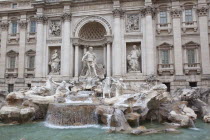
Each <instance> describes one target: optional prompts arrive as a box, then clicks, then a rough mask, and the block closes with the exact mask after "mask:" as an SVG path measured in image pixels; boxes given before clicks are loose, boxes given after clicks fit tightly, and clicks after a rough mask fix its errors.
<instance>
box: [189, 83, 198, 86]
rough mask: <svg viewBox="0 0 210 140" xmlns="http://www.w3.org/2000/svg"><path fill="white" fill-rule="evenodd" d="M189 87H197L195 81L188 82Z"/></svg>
mask: <svg viewBox="0 0 210 140" xmlns="http://www.w3.org/2000/svg"><path fill="white" fill-rule="evenodd" d="M189 85H190V87H197V82H189Z"/></svg>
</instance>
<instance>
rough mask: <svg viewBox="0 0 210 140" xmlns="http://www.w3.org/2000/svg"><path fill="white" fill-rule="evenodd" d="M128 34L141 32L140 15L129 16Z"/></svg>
mask: <svg viewBox="0 0 210 140" xmlns="http://www.w3.org/2000/svg"><path fill="white" fill-rule="evenodd" d="M126 30H127V32H130V31H138V30H139V15H128V17H127V29H126Z"/></svg>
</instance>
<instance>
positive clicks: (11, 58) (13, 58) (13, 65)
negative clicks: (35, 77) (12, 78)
mask: <svg viewBox="0 0 210 140" xmlns="http://www.w3.org/2000/svg"><path fill="white" fill-rule="evenodd" d="M15 59H16V57H10V61H9V68H10V69H14V68H15Z"/></svg>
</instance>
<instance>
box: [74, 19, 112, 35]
mask: <svg viewBox="0 0 210 140" xmlns="http://www.w3.org/2000/svg"><path fill="white" fill-rule="evenodd" d="M89 22H98V23H100V24H101V25H102V26H103V27H104V28H105V30H106V35H111V33H112V30H111V26H110V24H109V23H108V21H107V20H105V19H104V18H102V17H100V16H88V17H85V18H83V19H82V20H80V21H79V22H78V23H77V25H76V27H75V29H74V37H76V38H79V32H80V30H81V28H82V27H83V26H84V25H85V24H87V23H89Z"/></svg>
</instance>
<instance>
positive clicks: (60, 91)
mask: <svg viewBox="0 0 210 140" xmlns="http://www.w3.org/2000/svg"><path fill="white" fill-rule="evenodd" d="M53 83H54V84H55V85H57V86H58V87H57V89H56V92H55V96H58V97H64V96H67V95H68V94H69V93H70V90H69V85H68V84H67V83H66V81H63V82H61V83H57V82H54V81H53Z"/></svg>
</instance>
